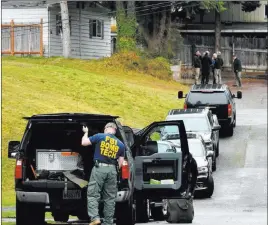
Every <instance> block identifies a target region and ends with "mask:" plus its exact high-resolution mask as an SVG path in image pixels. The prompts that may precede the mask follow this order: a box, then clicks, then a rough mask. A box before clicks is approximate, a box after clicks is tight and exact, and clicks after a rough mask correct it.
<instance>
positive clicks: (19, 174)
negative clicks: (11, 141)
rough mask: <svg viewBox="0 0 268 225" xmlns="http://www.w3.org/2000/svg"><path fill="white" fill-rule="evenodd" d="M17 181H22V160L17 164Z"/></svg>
mask: <svg viewBox="0 0 268 225" xmlns="http://www.w3.org/2000/svg"><path fill="white" fill-rule="evenodd" d="M15 179H22V159H18V160H17V162H16V167H15Z"/></svg>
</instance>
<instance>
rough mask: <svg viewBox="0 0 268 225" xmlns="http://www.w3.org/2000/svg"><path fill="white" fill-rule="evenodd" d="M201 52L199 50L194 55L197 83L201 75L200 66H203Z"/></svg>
mask: <svg viewBox="0 0 268 225" xmlns="http://www.w3.org/2000/svg"><path fill="white" fill-rule="evenodd" d="M201 59H202V58H201V53H200V52H199V51H197V52H196V53H195V56H194V62H193V66H194V75H195V84H197V83H198V80H199V76H200V68H201Z"/></svg>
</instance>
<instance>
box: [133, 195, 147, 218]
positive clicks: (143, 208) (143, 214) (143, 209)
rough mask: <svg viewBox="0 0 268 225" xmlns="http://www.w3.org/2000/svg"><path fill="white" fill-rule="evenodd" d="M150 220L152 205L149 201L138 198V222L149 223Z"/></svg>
mask: <svg viewBox="0 0 268 225" xmlns="http://www.w3.org/2000/svg"><path fill="white" fill-rule="evenodd" d="M149 219H150V205H149V201H148V199H144V198H143V197H142V196H137V197H136V222H137V223H147V222H148V221H149Z"/></svg>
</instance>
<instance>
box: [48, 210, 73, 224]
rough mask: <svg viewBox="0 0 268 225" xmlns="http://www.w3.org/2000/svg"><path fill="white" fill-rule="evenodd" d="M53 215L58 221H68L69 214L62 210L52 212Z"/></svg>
mask: <svg viewBox="0 0 268 225" xmlns="http://www.w3.org/2000/svg"><path fill="white" fill-rule="evenodd" d="M52 216H53V217H54V220H55V221H56V222H68V220H69V214H68V213H66V212H61V211H54V212H52Z"/></svg>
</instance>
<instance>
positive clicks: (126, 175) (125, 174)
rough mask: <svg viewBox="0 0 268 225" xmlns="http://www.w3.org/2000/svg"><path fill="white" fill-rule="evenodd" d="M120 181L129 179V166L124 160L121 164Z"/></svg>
mask: <svg viewBox="0 0 268 225" xmlns="http://www.w3.org/2000/svg"><path fill="white" fill-rule="evenodd" d="M122 179H129V166H128V162H127V161H126V160H124V162H123V164H122Z"/></svg>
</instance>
